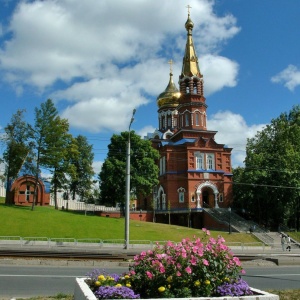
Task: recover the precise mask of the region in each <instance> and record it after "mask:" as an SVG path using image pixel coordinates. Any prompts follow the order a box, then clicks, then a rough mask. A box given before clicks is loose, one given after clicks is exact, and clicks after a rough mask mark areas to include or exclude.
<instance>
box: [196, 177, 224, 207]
mask: <svg viewBox="0 0 300 300" xmlns="http://www.w3.org/2000/svg"><path fill="white" fill-rule="evenodd" d="M210 189H211V190H212V191H213V194H214V208H219V205H218V194H219V191H218V189H217V187H216V186H215V185H214V184H213V183H211V182H210V181H206V182H203V183H201V184H200V185H199V186H198V187H197V190H196V194H197V208H201V207H202V206H203V207H204V206H205V203H206V204H207V205H209V206H210V203H209V190H210ZM201 198H202V201H201ZM201 202H202V206H201ZM204 202H205V203H204Z"/></svg>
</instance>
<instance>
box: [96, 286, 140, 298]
mask: <svg viewBox="0 0 300 300" xmlns="http://www.w3.org/2000/svg"><path fill="white" fill-rule="evenodd" d="M94 294H95V296H96V297H97V298H98V299H139V298H140V295H138V294H135V293H134V291H133V290H132V289H130V288H128V287H126V286H121V287H115V286H100V287H99V288H98V290H96V291H95V292H94Z"/></svg>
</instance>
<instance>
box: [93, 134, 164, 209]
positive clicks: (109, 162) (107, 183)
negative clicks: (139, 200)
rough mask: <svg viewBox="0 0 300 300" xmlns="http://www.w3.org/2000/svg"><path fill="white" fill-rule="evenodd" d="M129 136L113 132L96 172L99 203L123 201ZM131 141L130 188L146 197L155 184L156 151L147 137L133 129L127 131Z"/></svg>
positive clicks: (156, 179) (156, 178)
mask: <svg viewBox="0 0 300 300" xmlns="http://www.w3.org/2000/svg"><path fill="white" fill-rule="evenodd" d="M128 135H129V132H122V133H121V134H120V135H116V134H114V135H113V136H112V138H111V143H110V144H109V145H108V155H107V158H106V160H105V162H104V164H103V166H102V169H101V172H100V174H99V179H100V184H101V185H100V192H101V199H102V203H106V204H109V205H115V204H116V203H124V195H125V178H126V158H127V157H126V147H127V142H128V138H129V136H128ZM130 144H131V158H130V176H131V191H134V193H135V194H136V195H137V196H139V195H140V196H147V195H149V194H151V192H152V189H153V186H155V185H156V184H157V183H158V171H159V170H158V166H157V165H156V161H157V159H158V158H159V154H158V151H157V150H155V149H154V148H153V147H152V146H151V143H150V141H149V140H144V139H142V138H141V137H140V136H139V135H137V134H135V132H134V131H131V132H130Z"/></svg>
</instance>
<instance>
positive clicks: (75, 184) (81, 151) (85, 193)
mask: <svg viewBox="0 0 300 300" xmlns="http://www.w3.org/2000/svg"><path fill="white" fill-rule="evenodd" d="M74 145H75V147H76V149H77V151H74V152H73V155H72V156H71V157H70V159H71V163H72V166H73V168H74V169H73V170H74V172H73V173H72V174H71V176H70V178H71V180H70V184H69V187H70V192H71V193H72V199H75V194H78V195H80V197H81V200H87V199H88V198H90V194H91V186H92V184H93V181H92V177H93V175H94V171H93V159H94V154H93V152H92V150H93V147H92V146H91V145H89V144H88V142H87V139H86V137H84V136H82V135H79V136H77V137H76V138H75V139H74Z"/></svg>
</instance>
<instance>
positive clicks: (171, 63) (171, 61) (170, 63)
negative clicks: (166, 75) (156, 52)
mask: <svg viewBox="0 0 300 300" xmlns="http://www.w3.org/2000/svg"><path fill="white" fill-rule="evenodd" d="M168 64H169V65H170V73H172V71H173V70H172V65H173V60H172V59H170V60H169V61H168Z"/></svg>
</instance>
